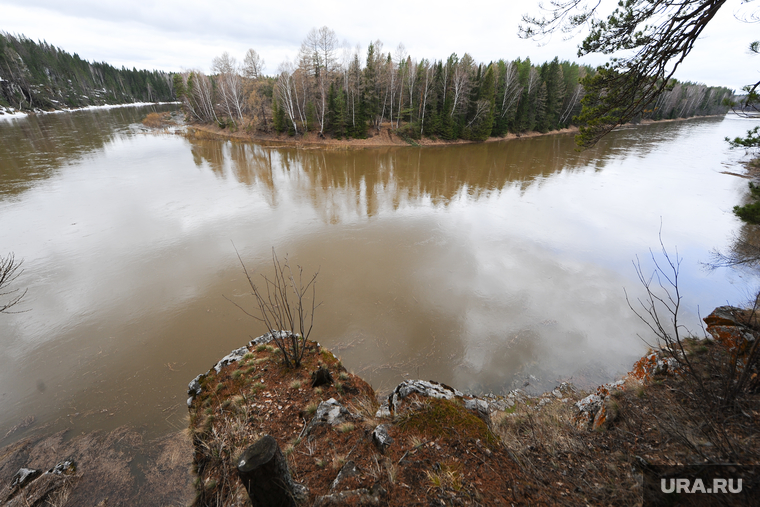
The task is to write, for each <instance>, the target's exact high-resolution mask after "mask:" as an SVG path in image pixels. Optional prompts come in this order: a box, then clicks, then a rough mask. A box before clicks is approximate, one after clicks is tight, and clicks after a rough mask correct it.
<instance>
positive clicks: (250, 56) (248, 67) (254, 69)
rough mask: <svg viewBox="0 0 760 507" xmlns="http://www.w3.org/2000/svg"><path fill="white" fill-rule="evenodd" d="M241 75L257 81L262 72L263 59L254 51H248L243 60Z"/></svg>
mask: <svg viewBox="0 0 760 507" xmlns="http://www.w3.org/2000/svg"><path fill="white" fill-rule="evenodd" d="M242 71H243V75H244V76H245V77H247V78H248V79H258V78H260V77H262V75H263V72H264V59H263V58H261V56H260V55H259V54H258V53H257V52H256V50H255V49H249V50H248V51H247V52H246V54H245V58H243V68H242Z"/></svg>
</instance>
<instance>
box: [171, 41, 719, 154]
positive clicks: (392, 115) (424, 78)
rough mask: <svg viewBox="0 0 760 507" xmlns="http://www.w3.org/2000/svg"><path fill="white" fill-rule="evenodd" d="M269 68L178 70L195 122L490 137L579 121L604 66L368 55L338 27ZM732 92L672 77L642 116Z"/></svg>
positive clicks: (703, 108) (222, 65)
mask: <svg viewBox="0 0 760 507" xmlns="http://www.w3.org/2000/svg"><path fill="white" fill-rule="evenodd" d="M262 68H263V60H262V59H261V57H260V56H259V54H258V53H257V52H256V51H255V50H254V49H249V50H248V52H247V53H246V55H245V58H244V59H243V61H242V64H239V63H238V62H237V61H236V59H235V58H234V57H231V56H230V55H229V54H228V53H226V52H225V53H223V54H222V55H221V56H219V57H216V58H214V60H213V63H212V67H211V74H208V75H207V74H205V73H203V72H201V71H199V70H192V71H187V72H183V73H179V74H175V75H174V76H173V85H174V90H175V93H176V95H177V97H178V98H180V99H181V100H182V102H183V106H184V108H185V110H186V112H187V114H188V115H189V117H190V118H191V119H192V120H193V121H195V122H198V123H202V124H204V123H205V124H211V123H216V124H218V126H219V127H221V128H230V129H233V130H234V129H240V128H245V129H246V131H247V132H249V133H252V134H253V133H255V132H257V131H258V132H261V131H263V132H272V131H274V132H278V133H288V134H290V135H291V136H301V135H304V134H308V133H316V134H317V135H318V136H319V137H324V136H332V137H334V138H337V139H342V138H365V137H367V136H368V135H372V134H373V131H374V132H379V131H380V129H381V126H383V127H386V126H387V127H388V128H390V129H391V131H393V132H394V133H395V134H397V135H399V136H401V137H402V138H407V139H419V138H420V137H422V136H427V137H431V138H440V139H444V140H454V139H464V140H471V141H482V140H485V139H487V138H489V137H501V136H504V135H506V134H508V133H514V134H520V133H525V132H531V131H538V132H549V131H552V130H558V129H562V128H565V127H568V126H570V125H572V124H573V118H574V117H575V116H576V115H577V114H578V113H579V112H580V111H581V101H582V99H583V96H584V90H583V86H582V85H581V84H580V83H579V79H581V78H583V77H584V76H586V75H589V74H593V73H594V72H595V70H594V69H592V68H590V67H587V66H583V65H578V64H577V63H572V62H568V61H559V59H557V58H555V59H554V60H552V61H551V62H546V63H543V64H542V65H534V64H533V63H532V62H531V61H530V59H527V58H526V59H524V60H522V59H516V60H513V61H508V60H504V59H501V60H499V61H497V62H490V63H478V62H476V61H475V60H474V59H473V58H472V56H470V55H469V54H467V53H465V54H463V55H462V56H461V57H460V56H458V55H456V54H452V55H451V56H450V57H448V58H447V59H446V60H445V61H443V60H438V61H435V60H428V59H426V58H422V59H419V60H418V59H417V58H414V57H412V56H411V55H409V54H407V51H406V49H405V48H404V46H403V45H402V44H401V45H399V46H398V47H397V48H396V49H395V50H393V51H385V50H384V48H383V44H382V42H380V41H375V42H372V43H370V44H369V46H368V47H367V49H366V52H364V51H362V50H361V49H360V48H359V47H358V46H357V47H356V48H353V49H350V48H346V47H341V45H340V44H339V43H338V37H337V35H336V34H335V32H334V31H333V30H331V29H330V28H328V27H322V28H319V29H313V30H312V31H310V32H309V33H308V34H307V36H306V38H305V39H304V41H303V43H302V45H301V48H300V51H299V53H298V57H297V59H296V60H295V61H285V62H283V63H281V64H280V65H279V68H278V72H277V75H275V76H266V75H264V74H263V72H262ZM732 94H733V93H732V91H731V90H729V89H728V88H724V87H708V86H705V85H702V84H696V83H689V82H686V83H680V82H678V81H676V80H675V79H672V80H671V81H670V83H669V84H668V89H667V91H666V92H665V93H663V94H662V95H660V96H659V97H658V98H657V99H656V100H655V101H654V102H653V103H651V104H649V105H648V106H647V107H646V108H644V111H643V112H642V113H641V115H640V117H639V118H637V120H641V119H652V120H660V119H673V118H688V117H692V116H701V115H713V114H724V113H725V112H726V111H727V109H728V107H727V106H726V105H724V101H725V99H728V98H730V97H731V96H732Z"/></svg>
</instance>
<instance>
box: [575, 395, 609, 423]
mask: <svg viewBox="0 0 760 507" xmlns="http://www.w3.org/2000/svg"><path fill="white" fill-rule="evenodd" d="M575 407H576V408H577V409H578V413H577V414H576V415H575V416H574V418H573V421H574V422H575V425H576V427H577V428H578V429H581V430H587V429H590V428H591V425H592V424H593V422H594V418H595V417H596V413H597V412H599V409H600V408H602V397H601V396H599V395H598V394H590V395H588V396H586V397H585V398H583V399H582V400H580V401H579V402H577V403H576V404H575Z"/></svg>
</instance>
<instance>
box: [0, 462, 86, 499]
mask: <svg viewBox="0 0 760 507" xmlns="http://www.w3.org/2000/svg"><path fill="white" fill-rule="evenodd" d="M75 472H76V464H75V463H74V462H73V461H72V460H64V461H61V462H60V463H58V464H57V465H55V466H54V467H53V468H51V469H50V470H48V471H47V472H45V473H44V474H43V473H41V472H40V470H35V469H31V468H21V469H19V471H18V472H16V474H15V475H14V476H13V478H12V479H11V484H10V487H9V489H10V490H11V491H10V493H9V494H8V496H7V497H6V503H4V504H3V505H4V506H6V507H22V506H23V507H26V506H29V505H43V502H46V503H45V504H46V505H47V504H50V502H49V501H48V500H50V499H51V498H50V497H51V495H52V494H53V493H55V492H56V491H58V490H59V489H61V488H64V487H67V486H70V484H69V482H70V476H73V475H74V473H75Z"/></svg>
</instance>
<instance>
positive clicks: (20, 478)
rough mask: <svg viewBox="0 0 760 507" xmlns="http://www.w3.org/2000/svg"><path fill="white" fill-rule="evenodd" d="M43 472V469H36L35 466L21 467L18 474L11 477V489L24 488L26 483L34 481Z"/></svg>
mask: <svg viewBox="0 0 760 507" xmlns="http://www.w3.org/2000/svg"><path fill="white" fill-rule="evenodd" d="M41 473H42V470H35V469H34V468H20V469H19V471H18V472H16V475H14V476H13V478H12V479H11V485H10V486H9V488H10V489H14V488H19V489H20V488H23V487H24V486H25V485H26V484H28V483H29V482H31V481H33V480H34V479H36V478H37V476H39V475H40V474H41Z"/></svg>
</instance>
